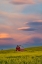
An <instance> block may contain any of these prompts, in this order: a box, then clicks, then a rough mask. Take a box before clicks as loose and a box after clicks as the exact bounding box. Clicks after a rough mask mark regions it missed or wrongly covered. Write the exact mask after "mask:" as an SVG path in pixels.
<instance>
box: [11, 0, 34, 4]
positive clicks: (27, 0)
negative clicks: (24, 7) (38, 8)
mask: <svg viewBox="0 0 42 64" xmlns="http://www.w3.org/2000/svg"><path fill="white" fill-rule="evenodd" d="M11 3H12V4H34V0H11Z"/></svg>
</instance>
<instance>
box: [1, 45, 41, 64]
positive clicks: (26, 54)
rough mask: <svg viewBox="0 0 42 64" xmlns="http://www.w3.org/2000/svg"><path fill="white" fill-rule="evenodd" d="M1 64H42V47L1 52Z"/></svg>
mask: <svg viewBox="0 0 42 64" xmlns="http://www.w3.org/2000/svg"><path fill="white" fill-rule="evenodd" d="M0 64H42V46H41V47H31V48H25V50H24V51H20V52H18V51H15V49H10V50H0Z"/></svg>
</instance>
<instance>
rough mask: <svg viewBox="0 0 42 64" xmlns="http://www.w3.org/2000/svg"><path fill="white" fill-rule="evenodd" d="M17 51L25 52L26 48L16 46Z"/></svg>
mask: <svg viewBox="0 0 42 64" xmlns="http://www.w3.org/2000/svg"><path fill="white" fill-rule="evenodd" d="M16 51H24V47H23V46H21V45H17V46H16Z"/></svg>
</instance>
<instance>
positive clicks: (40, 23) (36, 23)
mask: <svg viewBox="0 0 42 64" xmlns="http://www.w3.org/2000/svg"><path fill="white" fill-rule="evenodd" d="M27 25H32V26H41V25H42V22H36V21H34V22H29V23H27Z"/></svg>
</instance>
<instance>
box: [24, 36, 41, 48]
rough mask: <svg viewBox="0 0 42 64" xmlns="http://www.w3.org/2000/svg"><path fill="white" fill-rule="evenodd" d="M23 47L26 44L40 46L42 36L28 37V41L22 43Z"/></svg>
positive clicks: (26, 45)
mask: <svg viewBox="0 0 42 64" xmlns="http://www.w3.org/2000/svg"><path fill="white" fill-rule="evenodd" d="M23 45H24V46H25V47H28V46H42V38H40V37H33V38H31V39H30V41H28V40H27V42H25V44H23Z"/></svg>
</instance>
